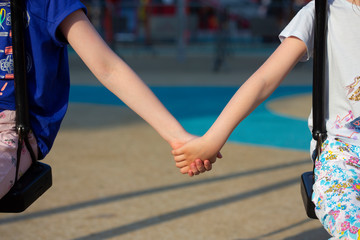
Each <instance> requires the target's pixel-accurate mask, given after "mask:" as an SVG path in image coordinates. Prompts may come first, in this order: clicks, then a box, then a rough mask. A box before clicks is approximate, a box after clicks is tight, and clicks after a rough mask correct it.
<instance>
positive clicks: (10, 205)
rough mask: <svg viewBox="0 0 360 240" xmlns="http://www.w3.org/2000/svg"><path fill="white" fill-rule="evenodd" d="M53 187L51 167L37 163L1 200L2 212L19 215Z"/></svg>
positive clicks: (0, 209) (0, 208)
mask: <svg viewBox="0 0 360 240" xmlns="http://www.w3.org/2000/svg"><path fill="white" fill-rule="evenodd" d="M51 185H52V174H51V167H50V166H49V165H47V164H45V163H42V162H38V161H36V162H35V163H33V164H32V165H31V166H30V168H29V169H28V170H27V171H26V172H25V174H24V175H23V176H22V177H21V178H20V179H19V180H18V181H17V182H16V183H15V185H14V186H13V187H12V188H11V190H10V191H9V192H8V193H7V194H6V195H5V196H4V197H3V198H2V199H0V212H3V213H19V212H23V211H24V210H25V209H27V208H28V207H29V206H30V205H31V204H32V203H33V202H34V201H35V200H36V199H38V198H39V197H40V196H41V195H42V194H43V193H44V192H45V191H46V190H48V189H49V188H50V187H51Z"/></svg>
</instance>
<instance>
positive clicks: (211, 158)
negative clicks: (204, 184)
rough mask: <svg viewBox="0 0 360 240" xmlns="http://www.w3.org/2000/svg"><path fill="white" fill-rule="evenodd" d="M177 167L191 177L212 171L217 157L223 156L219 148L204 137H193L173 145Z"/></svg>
mask: <svg viewBox="0 0 360 240" xmlns="http://www.w3.org/2000/svg"><path fill="white" fill-rule="evenodd" d="M171 153H172V155H173V156H174V160H175V163H176V164H175V165H176V167H178V168H180V172H181V173H182V174H188V175H189V176H190V177H192V176H194V175H198V174H200V173H203V172H206V171H210V170H211V169H212V164H213V163H215V162H216V159H217V158H222V155H221V153H220V152H219V150H218V149H217V148H216V147H214V146H212V145H211V144H210V143H209V141H206V139H205V138H204V137H195V136H194V137H193V138H192V139H190V140H189V141H188V142H186V143H184V144H178V145H177V146H173V150H172V152H171Z"/></svg>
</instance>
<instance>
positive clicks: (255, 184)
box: [0, 57, 329, 240]
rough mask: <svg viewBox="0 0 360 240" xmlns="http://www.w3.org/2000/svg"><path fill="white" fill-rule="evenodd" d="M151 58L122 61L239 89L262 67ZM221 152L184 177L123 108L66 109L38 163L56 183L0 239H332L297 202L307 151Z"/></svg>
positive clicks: (176, 80) (78, 78)
mask: <svg viewBox="0 0 360 240" xmlns="http://www.w3.org/2000/svg"><path fill="white" fill-rule="evenodd" d="M250 58H251V59H250ZM156 59H157V61H155V60H154V61H146V59H145V60H144V59H143V58H140V57H128V58H126V60H127V62H128V63H129V64H130V65H131V66H132V67H133V68H134V69H135V70H136V71H137V72H138V73H139V75H140V76H141V77H142V78H143V79H144V80H145V81H146V82H147V83H148V84H150V85H154V86H156V85H240V84H241V82H242V80H239V79H243V78H245V77H246V76H249V74H250V72H251V71H252V70H254V69H256V67H257V65H258V64H259V63H261V62H262V61H263V58H261V57H260V58H259V57H257V58H255V57H249V61H244V59H232V61H231V62H229V63H228V64H227V66H226V69H225V71H224V72H222V73H218V74H213V73H211V72H210V71H209V69H210V68H211V67H210V65H209V63H211V61H209V60H206V59H205V60H204V59H202V60H201V59H200V61H199V59H197V60H196V59H195V60H194V59H191V60H190V63H188V64H184V63H181V64H179V63H178V64H177V63H176V61H168V60H166V59H165V61H164V60H160V59H159V58H156ZM140 60H141V61H140ZM191 61H193V62H191ZM147 63H149V64H147ZM195 64H199V65H198V68H196V65H195ZM246 64H249V66H247V65H246ZM149 65H150V66H149ZM151 65H153V67H151ZM159 65H160V67H159ZM194 65H195V66H194ZM250 65H251V66H250ZM71 66H72V77H73V79H75V80H74V81H73V83H74V84H80V85H81V84H84V85H85V84H88V85H92V84H97V83H96V82H95V80H94V78H93V77H92V76H91V74H90V73H89V72H88V71H87V70H86V69H85V68H84V66H83V65H82V64H81V63H79V61H78V59H76V58H72V60H71ZM155 66H156V67H155ZM239 66H240V67H239ZM171 67H172V68H171ZM161 69H163V70H164V71H161V74H160V73H159V72H160V70H161ZM184 69H190V70H191V71H190V70H189V71H185V72H184ZM309 74H310V76H311V72H310V73H309V66H300V67H298V68H296V69H295V70H294V73H293V75H291V76H293V77H291V78H289V79H287V80H285V83H284V84H303V85H304V84H309V79H308V76H309ZM194 79H195V80H194ZM310 80H311V79H310ZM305 101H306V103H304V102H305ZM299 103H300V104H299ZM309 104H311V100H310V98H309V96H307V95H306V96H296V97H294V98H290V99H283V100H277V101H276V102H275V101H274V102H273V103H270V104H269V108H271V109H272V110H273V111H279V112H281V113H282V114H289V115H292V114H295V113H294V112H296V114H300V115H299V116H298V117H303V118H306V115H307V114H308V113H307V112H308V107H309ZM295 108H296V109H297V111H293V109H295ZM299 109H301V110H299ZM222 153H223V155H224V158H223V159H221V160H218V161H217V163H216V164H215V165H214V169H213V170H212V171H211V172H208V173H206V174H203V175H200V176H197V177H194V178H189V177H187V176H184V175H181V174H179V172H178V170H177V169H176V168H175V167H174V163H173V160H172V158H171V154H170V147H169V146H168V145H167V143H166V142H164V141H163V140H162V139H161V137H160V136H159V135H158V134H157V133H156V132H155V131H154V130H153V129H152V128H151V127H149V126H148V125H147V124H146V123H145V122H144V121H143V120H141V119H140V118H139V117H138V116H137V115H135V114H134V113H133V112H132V111H131V110H129V109H128V108H126V107H119V106H101V105H94V104H92V105H90V104H71V105H70V108H69V111H68V114H67V116H66V118H65V120H64V124H63V127H62V129H61V132H60V134H59V135H58V138H57V140H56V142H55V145H54V147H53V150H52V152H51V153H50V154H49V155H48V156H47V158H46V160H45V162H47V163H49V164H50V165H51V166H52V170H53V181H54V184H53V186H52V187H51V189H50V190H49V191H47V192H46V193H45V195H43V196H42V197H41V198H40V199H39V200H38V201H36V202H35V203H34V204H33V205H32V206H31V207H30V208H29V209H27V210H26V211H25V212H24V213H21V214H0V239H4V240H5V239H6V240H12V239H16V240H17V239H19V240H20V239H21V240H22V239H27V240H35V239H46V240H47V239H49V240H50V239H51V240H55V239H59V240H60V239H61V240H62V239H74V240H75V239H87V240H90V239H94V240H95V239H121V240H127V239H129V240H135V239H187V238H188V239H199V240H200V239H207V240H209V239H217V240H218V239H229V240H230V239H232V240H235V239H236V240H245V239H247V240H250V239H253V240H255V239H269V240H270V239H273V240H280V239H284V240H285V239H286V240H322V239H327V238H328V237H329V236H328V234H327V233H326V232H325V231H324V230H323V229H322V227H321V225H320V224H319V222H318V221H316V220H310V219H308V218H307V217H306V215H305V211H304V207H303V204H302V201H301V196H300V175H301V174H302V173H303V172H304V171H309V170H310V169H311V162H310V160H309V154H308V153H307V152H304V151H290V150H284V149H275V148H265V147H258V146H253V145H239V144H232V143H228V144H227V145H225V147H224V148H223V151H222Z"/></svg>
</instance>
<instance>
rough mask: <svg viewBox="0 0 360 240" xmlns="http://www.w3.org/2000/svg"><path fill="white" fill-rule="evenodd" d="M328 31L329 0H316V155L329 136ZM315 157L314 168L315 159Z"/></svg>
mask: <svg viewBox="0 0 360 240" xmlns="http://www.w3.org/2000/svg"><path fill="white" fill-rule="evenodd" d="M326 32H327V0H315V26H314V62H313V92H312V99H313V132H312V137H313V139H315V140H316V141H317V146H316V157H318V156H319V155H320V153H321V145H322V143H323V142H324V141H325V139H326V137H327V132H326V123H325V114H326V112H325V111H326V106H325V103H326V90H325V74H326V73H325V56H326V36H327V34H326ZM316 157H315V158H314V168H315V159H316Z"/></svg>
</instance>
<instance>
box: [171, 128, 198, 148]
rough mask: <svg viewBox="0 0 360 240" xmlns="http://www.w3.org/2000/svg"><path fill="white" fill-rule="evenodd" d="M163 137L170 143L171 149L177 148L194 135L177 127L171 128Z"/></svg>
mask: <svg viewBox="0 0 360 240" xmlns="http://www.w3.org/2000/svg"><path fill="white" fill-rule="evenodd" d="M167 135H168V136H167V137H166V138H165V140H166V141H167V142H168V143H169V144H170V146H171V147H172V148H173V149H176V148H179V147H181V146H182V145H184V144H185V143H186V142H188V141H190V140H191V139H193V138H195V136H194V135H192V134H190V133H188V132H187V131H185V129H184V128H182V127H179V128H177V129H171V130H170V131H169V132H168V134H167Z"/></svg>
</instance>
